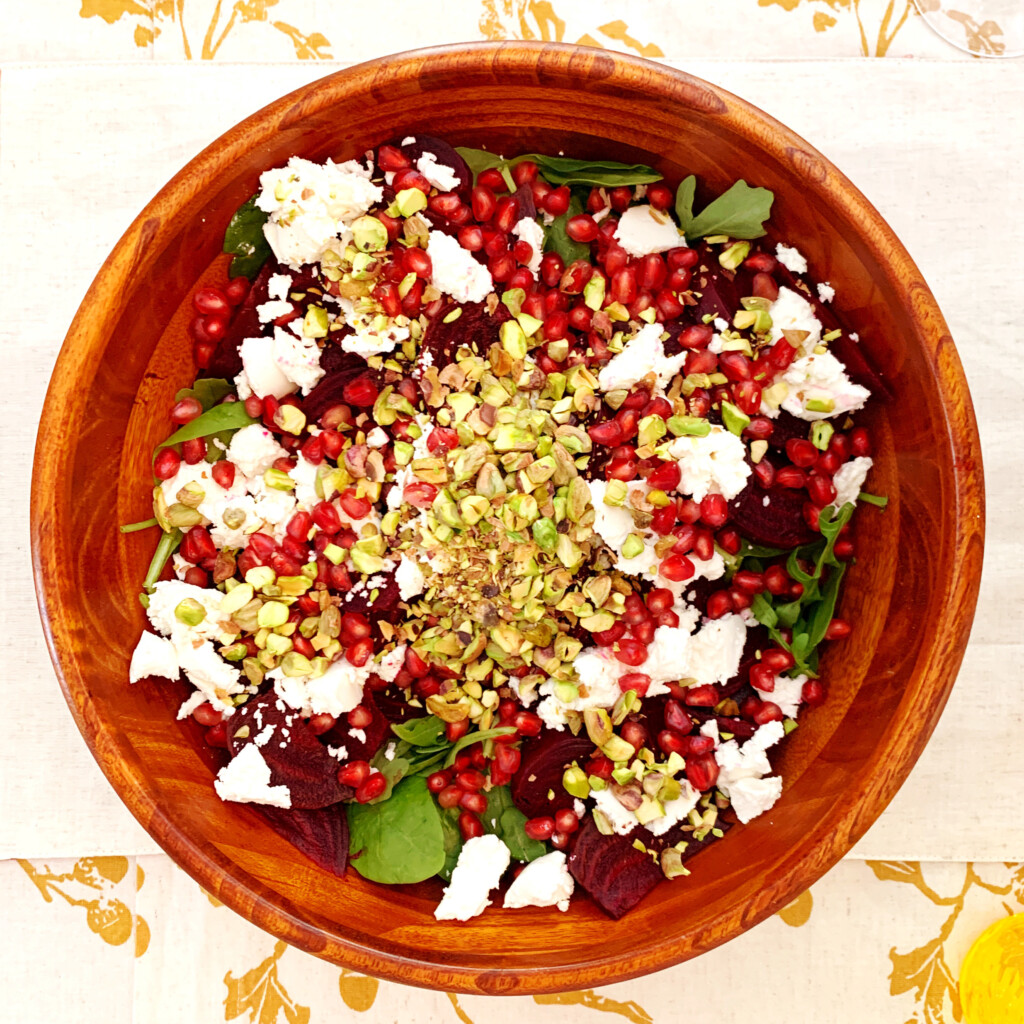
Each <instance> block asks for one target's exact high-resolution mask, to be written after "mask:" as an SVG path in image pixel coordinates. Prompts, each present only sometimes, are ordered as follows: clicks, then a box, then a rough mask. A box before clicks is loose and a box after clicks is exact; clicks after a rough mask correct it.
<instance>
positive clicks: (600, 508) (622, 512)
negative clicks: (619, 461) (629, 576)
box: [590, 480, 659, 574]
mask: <svg viewBox="0 0 1024 1024" xmlns="http://www.w3.org/2000/svg"><path fill="white" fill-rule="evenodd" d="M633 491H640V492H641V493H644V494H646V492H647V485H646V484H645V483H644V482H643V481H633V482H630V483H628V484H626V500H625V501H624V502H623V503H622V504H621V505H607V504H605V500H604V497H605V495H606V494H607V493H608V483H607V481H605V480H591V481H590V501H591V504H592V505H593V506H594V532H595V533H596V534H597V535H598V536H599V537H600V538H601V540H603V541H604V542H605V544H607V545H608V547H610V548H611V549H612V551H614V552H615V554H616V556H617V558H616V562H615V568H616V569H618V570H619V571H620V572H628V573H633V574H640V573H644V572H647V571H648V570H650V569H652V568H653V567H654V566H656V565H657V564H658V561H659V559H658V557H657V555H656V554H655V552H654V544H653V543H651V544H647V543H646V541H645V544H644V550H643V551H642V552H640V554H638V555H634V556H633V557H632V558H626V557H625V556H624V555H623V553H622V546H623V545H624V544H625V543H626V538H627V537H629V535H630V534H632V533H638V532H639V533H641V534H642V533H643V532H644V531H638V530H637V527H636V524H635V523H634V522H633V514H632V513H631V512H630V504H629V494H630V493H631V492H633Z"/></svg>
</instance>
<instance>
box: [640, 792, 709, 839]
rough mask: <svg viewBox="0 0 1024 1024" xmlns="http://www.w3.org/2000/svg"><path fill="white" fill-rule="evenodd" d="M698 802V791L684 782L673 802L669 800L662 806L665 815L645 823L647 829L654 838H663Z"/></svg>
mask: <svg viewBox="0 0 1024 1024" xmlns="http://www.w3.org/2000/svg"><path fill="white" fill-rule="evenodd" d="M699 800H700V791H699V790H697V789H694V788H693V786H691V785H690V783H689V781H686V780H684V781H683V791H682V792H681V793H680V794H679V796H677V797H676V799H675V800H669V801H668V802H667V803H666V804H665V805H664V811H665V813H664V814H663V815H662V816H661V817H660V818H655V819H654V820H653V821H650V822H648V823H647V827H648V829H650V831H651V832H652V833H653V834H654V835H656V836H663V835H664V834H665V833H666V832H667V831H668V830H669V829H670V828H672V827H673V826H674V825H678V824H679V822H681V821H682V820H683V819H684V818H685V817H686V816H687V815H688V814H689V813H690V811H692V810H693V809H694V807H696V806H697V802H698V801H699Z"/></svg>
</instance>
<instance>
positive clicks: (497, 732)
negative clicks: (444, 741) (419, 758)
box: [444, 725, 516, 768]
mask: <svg viewBox="0 0 1024 1024" xmlns="http://www.w3.org/2000/svg"><path fill="white" fill-rule="evenodd" d="M515 731H516V730H515V727H514V726H511V725H503V726H501V727H500V728H498V729H480V730H478V731H477V732H467V733H466V735H465V736H463V737H462V739H460V740H458V741H457V742H456V743H453V744H452V747H451V750H449V751H448V756H447V757H446V758H445V761H444V766H445V768H451V766H452V765H453V764H455V758H456V757H457V756H458V754H459V751H461V750H464V749H465V748H466V747H471V746H472V745H473V744H474V743H480V742H482V741H483V740H493V739H494V738H495V737H496V736H508V735H509V734H510V733H514V732H515Z"/></svg>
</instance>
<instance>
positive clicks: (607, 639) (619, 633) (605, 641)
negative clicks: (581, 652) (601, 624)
mask: <svg viewBox="0 0 1024 1024" xmlns="http://www.w3.org/2000/svg"><path fill="white" fill-rule="evenodd" d="M625 635H626V624H625V623H624V622H616V623H615V624H614V625H612V626H609V628H608V629H603V630H600V631H598V632H597V633H592V634H591V636H593V638H594V643H595V644H597V646H598V647H611V645H612V644H613V643H615V642H616V641H617V640H621V639H622V638H623V637H624V636H625Z"/></svg>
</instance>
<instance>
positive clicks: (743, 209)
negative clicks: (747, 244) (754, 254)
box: [676, 174, 775, 239]
mask: <svg viewBox="0 0 1024 1024" xmlns="http://www.w3.org/2000/svg"><path fill="white" fill-rule="evenodd" d="M696 189H697V179H696V178H695V177H694V176H693V175H692V174H691V175H690V176H689V177H687V178H684V179H683V180H682V181H681V182H680V184H679V188H678V190H677V191H676V216H678V218H679V226H680V228H682V231H683V234H684V235H686V237H687V238H688V239H693V238H706V237H708V236H709V235H728V236H729V237H730V238H747V239H749V238H760V237H761V236H762V235H763V234H764V233H765V228H764V222H765V221H767V220H768V217H769V216H770V214H771V211H772V202H773V201H774V199H775V196H774V194H773V193H772V192H769V191H768V189H766V188H751V186H750V185H748V184H747V183H746V182H745V181H743V180H742V179H741V180H740V181H737V182H736V183H735V184H733V185H732V186H731V187H730V188H729V189H727V190H726V191H725V192H723V193H722V194H721V195H720V196H719V197H718V198H717V199H714V200H712V201H711V202H710V203H708V205H707V206H705V207H704V209H703V210H701V212H700V213H698V214H696V215H694V212H693V200H694V196H695V193H696Z"/></svg>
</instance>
